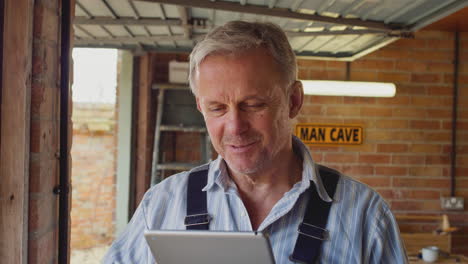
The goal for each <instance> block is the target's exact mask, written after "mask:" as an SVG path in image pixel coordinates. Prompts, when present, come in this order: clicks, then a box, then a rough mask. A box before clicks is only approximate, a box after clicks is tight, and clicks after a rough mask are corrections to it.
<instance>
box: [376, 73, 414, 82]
mask: <svg viewBox="0 0 468 264" xmlns="http://www.w3.org/2000/svg"><path fill="white" fill-rule="evenodd" d="M377 80H379V81H380V82H394V83H400V82H401V83H405V82H408V81H410V74H408V73H396V72H379V73H377Z"/></svg>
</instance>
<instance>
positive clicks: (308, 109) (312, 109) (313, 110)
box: [301, 105, 324, 115]
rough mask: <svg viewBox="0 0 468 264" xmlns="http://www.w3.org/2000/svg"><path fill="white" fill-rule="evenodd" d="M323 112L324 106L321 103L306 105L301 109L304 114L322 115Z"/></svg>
mask: <svg viewBox="0 0 468 264" xmlns="http://www.w3.org/2000/svg"><path fill="white" fill-rule="evenodd" d="M323 112H324V111H323V107H322V106H320V105H304V106H303V107H302V109H301V114H302V115H321V114H323Z"/></svg>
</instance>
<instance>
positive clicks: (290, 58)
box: [189, 21, 297, 94]
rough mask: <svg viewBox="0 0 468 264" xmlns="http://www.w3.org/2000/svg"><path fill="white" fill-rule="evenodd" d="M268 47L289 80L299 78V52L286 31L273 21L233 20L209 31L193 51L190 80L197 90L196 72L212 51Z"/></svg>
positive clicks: (225, 52)
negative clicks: (297, 63)
mask: <svg viewBox="0 0 468 264" xmlns="http://www.w3.org/2000/svg"><path fill="white" fill-rule="evenodd" d="M261 46H263V47H266V48H267V50H268V51H269V52H270V54H271V55H272V56H273V59H274V60H275V61H276V62H277V63H278V66H279V67H280V69H281V71H282V72H283V78H284V79H285V81H287V82H288V84H290V83H292V82H294V81H295V80H296V78H297V66H296V56H295V54H294V52H293V50H292V48H291V45H290V44H289V42H288V38H287V37H286V34H285V33H284V31H283V30H282V29H281V28H280V27H279V26H277V25H275V24H273V23H260V22H245V21H230V22H228V23H226V24H225V25H223V26H220V27H217V28H215V29H213V30H212V31H211V32H209V33H208V34H207V35H206V36H205V38H204V39H203V40H202V41H200V42H198V43H197V45H196V46H195V47H194V48H193V50H192V53H191V54H190V71H189V82H190V88H191V89H192V92H193V93H194V94H196V87H195V76H196V73H197V71H198V67H199V66H200V64H201V63H202V61H203V60H204V59H205V58H206V57H207V56H209V55H212V54H236V53H241V52H243V51H247V50H249V49H252V48H257V47H261Z"/></svg>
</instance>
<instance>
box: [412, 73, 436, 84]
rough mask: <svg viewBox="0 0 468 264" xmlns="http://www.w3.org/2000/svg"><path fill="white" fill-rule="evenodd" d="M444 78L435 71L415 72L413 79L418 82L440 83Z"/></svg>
mask: <svg viewBox="0 0 468 264" xmlns="http://www.w3.org/2000/svg"><path fill="white" fill-rule="evenodd" d="M441 80H442V78H441V75H440V74H435V73H413V74H411V81H412V82H416V83H439V82H440V81H441Z"/></svg>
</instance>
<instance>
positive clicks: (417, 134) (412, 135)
mask: <svg viewBox="0 0 468 264" xmlns="http://www.w3.org/2000/svg"><path fill="white" fill-rule="evenodd" d="M423 137H424V132H423V131H418V130H410V131H408V132H406V131H405V132H403V133H395V135H394V136H393V138H394V139H395V140H404V141H412V142H414V141H421V140H423V139H424V138H423Z"/></svg>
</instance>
